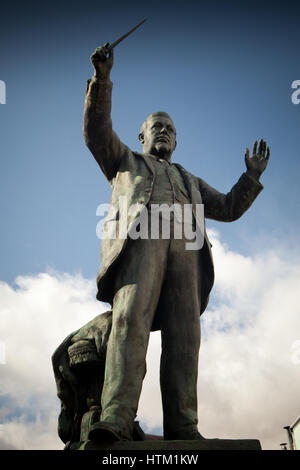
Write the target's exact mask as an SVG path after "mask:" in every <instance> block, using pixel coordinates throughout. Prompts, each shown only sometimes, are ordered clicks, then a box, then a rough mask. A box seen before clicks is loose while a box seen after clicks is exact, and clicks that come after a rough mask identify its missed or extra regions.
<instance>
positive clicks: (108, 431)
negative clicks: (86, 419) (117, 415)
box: [88, 421, 132, 442]
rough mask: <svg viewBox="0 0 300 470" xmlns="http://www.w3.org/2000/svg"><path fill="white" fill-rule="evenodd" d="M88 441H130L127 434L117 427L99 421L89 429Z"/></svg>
mask: <svg viewBox="0 0 300 470" xmlns="http://www.w3.org/2000/svg"><path fill="white" fill-rule="evenodd" d="M88 439H89V440H91V441H94V442H116V441H131V440H132V438H131V436H130V435H129V434H125V433H124V432H122V431H121V429H119V427H118V426H116V425H115V424H112V423H108V422H106V421H99V422H98V423H95V424H93V425H92V426H91V427H90V430H89V434H88Z"/></svg>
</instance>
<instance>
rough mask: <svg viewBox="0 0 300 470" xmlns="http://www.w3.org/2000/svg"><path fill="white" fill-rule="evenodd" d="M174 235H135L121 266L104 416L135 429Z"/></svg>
mask: <svg viewBox="0 0 300 470" xmlns="http://www.w3.org/2000/svg"><path fill="white" fill-rule="evenodd" d="M168 247H169V240H151V239H149V240H141V239H138V240H134V241H133V240H129V242H128V247H127V248H126V257H124V259H123V260H122V261H121V262H120V264H119V265H118V267H117V277H116V295H115V297H114V303H113V316H112V330H111V333H110V337H109V341H108V345H107V354H106V366H105V379H104V386H103V391H102V414H101V418H100V420H101V421H106V422H109V423H114V424H116V425H117V426H119V428H121V430H123V432H124V433H125V434H127V435H128V433H130V432H131V430H132V426H133V421H134V418H135V416H136V412H137V407H138V401H139V397H140V393H141V388H142V382H143V378H144V376H145V372H146V361H145V359H146V352H147V346H148V341H149V334H150V330H151V325H152V321H153V317H154V314H155V311H156V307H157V304H158V300H159V296H160V292H161V286H162V283H163V279H164V275H165V269H166V262H167V254H168Z"/></svg>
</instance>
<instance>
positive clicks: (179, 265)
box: [159, 240, 202, 439]
mask: <svg viewBox="0 0 300 470" xmlns="http://www.w3.org/2000/svg"><path fill="white" fill-rule="evenodd" d="M201 265H202V263H201V259H200V253H199V251H188V250H186V249H185V240H171V243H170V250H169V256H168V268H167V272H166V276H165V281H164V286H163V290H162V293H161V300H160V304H159V311H160V313H161V335H162V356H161V368H160V381H161V392H162V403H163V415H164V437H165V439H184V438H185V436H186V435H187V436H188V435H190V432H191V431H192V430H196V429H197V423H198V417H197V377H198V355H199V348H200V291H199V286H200V284H201Z"/></svg>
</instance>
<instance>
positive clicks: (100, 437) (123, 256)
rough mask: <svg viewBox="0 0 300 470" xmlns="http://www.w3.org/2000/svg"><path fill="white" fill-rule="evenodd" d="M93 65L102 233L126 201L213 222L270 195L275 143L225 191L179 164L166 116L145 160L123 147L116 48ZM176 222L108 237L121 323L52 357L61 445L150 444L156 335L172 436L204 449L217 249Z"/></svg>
mask: <svg viewBox="0 0 300 470" xmlns="http://www.w3.org/2000/svg"><path fill="white" fill-rule="evenodd" d="M91 61H92V64H93V66H94V70H95V73H94V76H93V77H92V78H91V80H89V81H88V86H87V92H86V100H85V108H84V138H85V142H86V144H87V146H88V148H89V149H90V151H91V152H92V154H93V156H94V157H95V159H96V161H97V163H98V164H99V166H100V168H101V170H102V172H103V173H104V175H105V177H106V178H107V180H108V182H109V184H110V185H111V188H112V196H111V209H112V210H111V211H109V213H108V214H107V217H106V222H105V225H104V227H106V229H107V228H108V227H109V224H111V223H112V222H114V224H115V225H116V226H117V227H118V224H119V214H120V207H119V200H120V199H119V198H120V196H122V197H126V200H127V203H128V207H131V206H134V205H136V203H139V204H143V205H144V206H145V207H149V206H150V204H153V203H160V204H161V203H164V204H167V205H168V206H171V205H172V204H174V203H178V204H180V205H184V204H187V203H188V204H191V205H192V207H193V208H194V207H196V205H199V204H204V215H205V218H211V219H214V220H218V221H224V222H231V221H234V220H236V219H238V218H239V217H241V216H242V215H243V213H244V212H245V211H246V210H247V209H248V208H249V207H250V206H251V204H252V203H253V201H254V200H255V198H256V197H257V195H258V194H259V193H260V191H261V190H262V189H263V186H262V185H261V183H260V182H259V177H260V175H261V174H262V172H263V171H264V170H265V168H266V166H267V162H268V159H269V155H270V151H269V148H268V147H267V145H266V143H265V142H264V141H263V140H261V141H260V142H259V144H257V142H255V144H254V146H253V151H252V155H251V156H250V153H249V150H248V149H246V152H245V163H246V171H245V173H243V174H242V176H241V177H240V178H239V180H238V182H237V183H236V184H235V185H234V186H233V187H232V189H231V191H230V192H229V193H228V194H222V193H220V192H218V191H217V190H216V189H214V188H213V187H211V186H210V185H208V184H207V183H206V182H205V181H204V180H203V179H201V178H200V177H196V176H194V175H192V174H190V173H189V172H188V171H186V170H185V169H184V168H183V167H182V166H180V165H178V164H173V163H171V157H172V153H173V151H174V149H175V147H176V129H175V125H174V123H173V121H172V119H171V118H170V116H169V115H168V114H167V113H164V112H156V113H153V114H151V115H150V116H149V117H148V118H147V119H146V120H145V122H144V123H143V125H142V127H141V131H140V134H139V140H140V142H141V144H142V146H143V153H137V152H133V151H131V150H130V149H129V148H128V147H127V146H126V145H124V144H123V143H122V142H121V141H120V139H119V138H118V136H117V135H116V134H115V132H114V131H113V129H112V121H111V117H110V112H111V90H112V83H111V81H110V71H111V68H112V65H113V51H112V50H111V51H110V52H109V54H108V55H107V49H106V47H105V46H103V47H100V48H97V49H96V51H95V52H94V54H93V55H92V57H91ZM134 207H135V206H134ZM139 216H140V211H139V209H138V208H137V209H136V210H135V211H132V212H131V214H130V216H129V217H128V221H127V228H126V230H127V234H130V232H131V230H132V227H133V226H134V223H135V222H136V221H137V219H138V217H139ZM172 223H173V225H172V224H171V225H172V227H171V234H170V237H169V238H168V239H163V238H159V239H151V238H149V239H142V238H138V239H132V238H130V237H127V238H125V239H124V238H120V237H116V238H106V239H103V240H102V243H101V268H100V271H99V274H98V277H97V286H98V293H97V298H98V300H101V301H104V302H109V303H110V304H111V305H112V314H111V313H106V314H105V315H104V316H103V317H102V316H101V315H100V316H99V318H98V317H96V319H95V320H94V321H93V322H92V325H90V327H84V329H83V330H80V331H79V332H77V334H72V335H71V336H69V337H68V338H67V339H66V341H65V342H64V343H63V345H62V346H61V347H60V348H59V349H58V351H57V352H56V355H55V357H54V365H55V371H56V379H57V384H58V390H59V392H60V394H59V396H60V398H61V400H62V403H63V410H62V414H61V418H60V436H61V438H62V439H63V440H64V442H69V444H70V443H72V442H75V441H78V440H80V441H82V440H87V439H89V440H91V441H96V442H102V443H103V442H106V441H119V440H128V441H130V440H132V439H136V440H140V439H141V440H142V439H144V437H145V436H143V433H142V431H141V430H140V428H139V427H138V425H137V423H135V418H136V413H137V409H138V402H139V397H140V392H141V388H142V382H143V378H144V376H145V373H146V363H145V357H146V352H147V346H148V341H149V335H150V331H153V330H156V329H160V330H161V337H162V355H161V364H160V384H161V393H162V403H163V429H164V439H165V440H168V441H169V440H186V441H190V440H198V441H202V440H204V437H203V436H202V435H201V434H200V433H199V431H198V427H197V426H198V416H197V373H198V354H199V347H200V315H201V314H202V313H203V312H204V310H205V308H206V306H207V303H208V299H209V293H210V291H211V289H212V286H213V282H214V269H213V261H212V253H211V245H210V242H209V240H208V237H207V234H206V231H205V229H204V244H203V246H202V247H201V249H198V250H187V249H186V242H187V240H186V239H185V238H184V237H183V238H182V239H176V237H175V236H174V220H173V222H172ZM193 223H195V221H194V222H193ZM89 328H90V329H89ZM71 344H72V345H71ZM101 348H102V349H101ZM104 350H105V363H104V360H103V358H104V355H103V351H104ZM101 351H102V353H101ZM101 358H102V359H101ZM101 361H102V362H101ZM80 370H81V371H82V372H80ZM75 372H76V373H75ZM80 374H81V375H80ZM78 384H79V385H78ZM62 390H64V392H62ZM77 395H78V396H77ZM70 403H71V405H70ZM76 420H77V421H76ZM74 423H75V424H74ZM72 433H73V434H72ZM80 434H81V436H80Z"/></svg>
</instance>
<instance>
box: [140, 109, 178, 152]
mask: <svg viewBox="0 0 300 470" xmlns="http://www.w3.org/2000/svg"><path fill="white" fill-rule="evenodd" d="M139 139H140V141H141V142H142V145H143V151H144V153H150V154H153V155H157V156H159V157H161V158H165V159H166V160H170V158H171V155H172V153H173V151H174V149H175V147H176V129H175V127H174V124H173V121H172V120H171V118H169V116H168V115H166V114H159V113H155V114H152V115H151V116H149V117H148V118H147V120H146V121H145V123H144V125H143V128H142V132H141V134H140V135H139Z"/></svg>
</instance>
